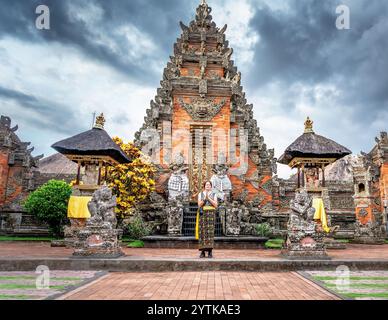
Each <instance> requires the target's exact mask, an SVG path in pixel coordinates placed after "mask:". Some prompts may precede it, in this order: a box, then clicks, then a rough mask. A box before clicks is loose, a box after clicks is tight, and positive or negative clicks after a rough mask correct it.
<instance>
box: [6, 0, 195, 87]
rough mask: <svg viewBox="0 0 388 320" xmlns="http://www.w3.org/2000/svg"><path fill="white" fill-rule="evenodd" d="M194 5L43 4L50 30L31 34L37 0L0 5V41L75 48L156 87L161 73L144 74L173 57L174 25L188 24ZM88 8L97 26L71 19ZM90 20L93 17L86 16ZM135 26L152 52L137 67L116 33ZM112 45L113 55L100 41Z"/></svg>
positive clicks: (135, 0) (170, 1) (168, 1)
mask: <svg viewBox="0 0 388 320" xmlns="http://www.w3.org/2000/svg"><path fill="white" fill-rule="evenodd" d="M196 2H197V1H191V2H190V1H181V0H162V1H161V0H147V1H144V0H130V1H105V0H95V1H92V0H67V1H62V0H61V1H60V0H46V1H44V4H45V5H47V6H48V7H49V8H50V30H46V31H44V32H43V31H40V30H37V29H36V28H35V19H36V17H37V15H36V14H35V9H36V7H37V6H38V5H40V4H42V1H39V0H30V1H25V0H14V1H9V0H0V6H1V7H2V10H1V11H0V37H2V36H13V37H17V38H21V39H23V40H26V41H32V42H39V41H55V42H59V43H61V44H64V45H67V46H74V47H76V48H77V49H79V50H81V51H82V52H83V53H84V54H85V55H87V56H88V57H90V58H93V59H96V60H98V61H100V62H101V63H103V64H106V65H110V66H111V67H113V68H115V69H116V70H118V71H119V72H121V73H123V74H124V75H126V76H128V77H130V78H131V79H132V80H134V81H138V82H142V81H145V82H151V83H153V84H154V83H155V82H156V83H157V81H155V76H158V77H159V78H160V77H161V72H162V70H161V71H160V72H159V74H157V75H155V74H154V73H153V72H152V71H150V70H149V65H150V63H151V62H155V61H158V60H160V59H161V58H162V57H163V58H164V63H165V61H166V60H167V59H168V56H169V55H170V54H171V53H172V50H173V43H174V41H175V40H176V38H177V36H179V33H180V30H179V27H178V22H179V19H186V20H189V19H190V18H192V15H193V6H195V3H196ZM90 5H92V6H94V7H96V8H98V10H100V11H101V13H102V16H101V17H100V18H99V20H98V21H97V23H96V24H93V25H90V24H89V23H88V21H85V19H79V18H77V16H76V13H77V10H80V11H82V10H85V11H84V12H86V14H88V10H89V9H90V8H89V6H90ZM90 15H91V16H90V17H89V18H90V19H93V18H94V17H93V12H91V13H90ZM129 23H130V24H131V25H133V26H135V27H136V28H137V29H139V31H140V32H142V33H143V34H144V35H146V36H148V37H149V38H150V39H151V41H152V42H153V44H154V45H155V46H156V49H155V50H154V51H153V52H142V53H141V56H140V57H139V58H141V63H138V62H137V61H132V59H130V57H128V54H127V53H128V51H129V49H130V48H128V47H127V41H126V39H125V38H123V37H122V36H120V35H118V34H117V33H116V31H117V30H118V28H120V27H123V26H126V25H128V24H129ZM101 34H103V35H104V36H105V39H109V42H113V43H114V44H115V46H116V47H117V50H112V48H111V46H110V44H109V43H106V42H105V43H104V38H103V39H100V38H99V35H101Z"/></svg>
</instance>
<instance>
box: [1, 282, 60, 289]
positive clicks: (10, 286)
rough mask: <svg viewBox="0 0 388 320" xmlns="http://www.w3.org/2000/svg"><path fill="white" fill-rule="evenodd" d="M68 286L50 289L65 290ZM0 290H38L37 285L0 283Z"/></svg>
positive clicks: (51, 287)
mask: <svg viewBox="0 0 388 320" xmlns="http://www.w3.org/2000/svg"><path fill="white" fill-rule="evenodd" d="M65 288H66V286H50V289H56V290H64V289H65ZM0 289H4V290H14V289H36V285H35V284H19V283H0Z"/></svg>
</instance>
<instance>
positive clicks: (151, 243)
mask: <svg viewBox="0 0 388 320" xmlns="http://www.w3.org/2000/svg"><path fill="white" fill-rule="evenodd" d="M214 240H215V243H214V246H215V249H263V248H264V244H265V243H266V242H267V241H268V238H265V237H215V239H214ZM143 241H144V245H145V247H146V248H171V249H197V248H198V240H195V237H168V236H149V237H145V238H143Z"/></svg>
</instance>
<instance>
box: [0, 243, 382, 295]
mask: <svg viewBox="0 0 388 320" xmlns="http://www.w3.org/2000/svg"><path fill="white" fill-rule="evenodd" d="M123 250H124V252H125V254H126V256H125V257H122V258H119V259H117V261H120V260H122V261H131V259H132V261H133V262H134V263H138V262H136V261H149V262H152V260H153V259H154V260H163V261H168V259H170V260H173V259H175V260H177V261H178V263H185V261H186V260H188V261H190V260H191V261H192V260H193V259H195V260H200V259H198V251H197V250H195V249H147V248H142V249H132V248H123ZM328 253H329V255H330V257H331V258H332V261H334V266H335V261H336V260H338V261H340V260H342V261H344V260H345V261H346V260H349V265H351V264H352V263H353V261H355V260H365V261H369V262H371V263H370V264H369V265H372V266H373V264H374V263H379V262H382V261H388V245H382V246H371V245H353V244H349V245H348V246H347V249H346V250H328ZM71 254H72V250H71V249H66V248H52V247H51V246H50V243H47V242H30V243H27V242H0V259H1V258H3V259H4V261H7V260H11V261H23V260H25V259H28V258H31V259H45V260H46V259H48V260H50V259H53V260H55V259H57V260H58V261H62V262H60V263H64V261H69V260H70V261H71V262H70V263H71V266H72V267H74V266H73V264H72V263H73V262H74V263H76V261H77V260H72V259H68V258H70V257H71ZM279 254H280V251H279V250H265V249H259V250H257V249H246V250H215V259H214V261H217V260H219V261H224V262H223V263H224V264H225V263H230V261H232V262H234V261H243V260H253V261H270V260H274V261H276V263H278V261H281V260H283V259H282V258H281V257H280V255H279ZM369 262H368V263H369ZM60 263H59V264H56V266H57V267H58V268H60V267H61V265H60ZM131 263H132V262H131ZM255 263H256V262H255ZM81 264H82V262H81ZM75 265H76V264H75ZM28 266H29V267H28V268H27V269H26V270H30V269H29V268H30V267H31V269H33V268H32V267H33V266H34V262H32V263H31V264H28ZM34 268H35V267H34ZM11 269H12V268H11ZM53 269H54V267H53ZM4 270H6V271H3V272H0V300H9V299H32V300H34V299H46V298H57V299H70V300H100V299H102V300H104V299H115V300H117V299H123V300H336V299H341V297H343V298H351V299H372V300H375V299H388V271H385V270H384V269H383V271H373V269H372V268H369V271H360V270H356V271H351V272H350V274H349V279H348V280H349V281H348V282H347V283H346V286H342V287H341V286H339V287H338V278H337V277H338V274H337V272H335V271H334V270H335V268H334V269H333V270H332V271H320V270H319V269H315V270H316V271H303V272H293V271H289V272H281V271H285V270H283V269H281V268H280V269H276V271H274V270H275V269H266V270H262V271H263V272H258V271H259V270H249V271H250V272H248V271H242V270H241V269H239V268H234V269H231V270H228V269H224V270H223V271H220V270H214V271H210V270H207V269H206V268H205V269H200V270H194V271H193V270H187V271H181V270H179V271H173V270H174V269H168V270H157V269H155V270H152V271H156V272H144V269H141V267H140V269H139V268H138V269H136V270H135V269H134V270H133V271H137V272H127V271H126V270H128V269H125V270H116V269H114V270H110V271H120V272H110V273H106V272H105V273H102V272H98V271H97V270H105V269H96V271H55V269H54V270H50V275H51V278H50V279H51V281H50V288H48V289H45V290H37V289H36V277H37V274H35V272H34V271H35V270H31V271H29V272H15V271H13V270H8V269H4ZM86 270H88V269H86ZM170 270H171V271H170ZM294 270H300V269H294ZM304 270H306V269H304ZM307 270H310V269H307ZM123 271H126V272H123Z"/></svg>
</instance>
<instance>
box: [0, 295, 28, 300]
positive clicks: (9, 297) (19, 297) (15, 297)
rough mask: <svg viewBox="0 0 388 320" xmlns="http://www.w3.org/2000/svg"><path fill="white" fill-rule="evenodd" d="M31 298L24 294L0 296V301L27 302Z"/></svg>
mask: <svg viewBox="0 0 388 320" xmlns="http://www.w3.org/2000/svg"><path fill="white" fill-rule="evenodd" d="M33 298H34V297H32V296H27V295H24V294H0V300H29V299H33Z"/></svg>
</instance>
